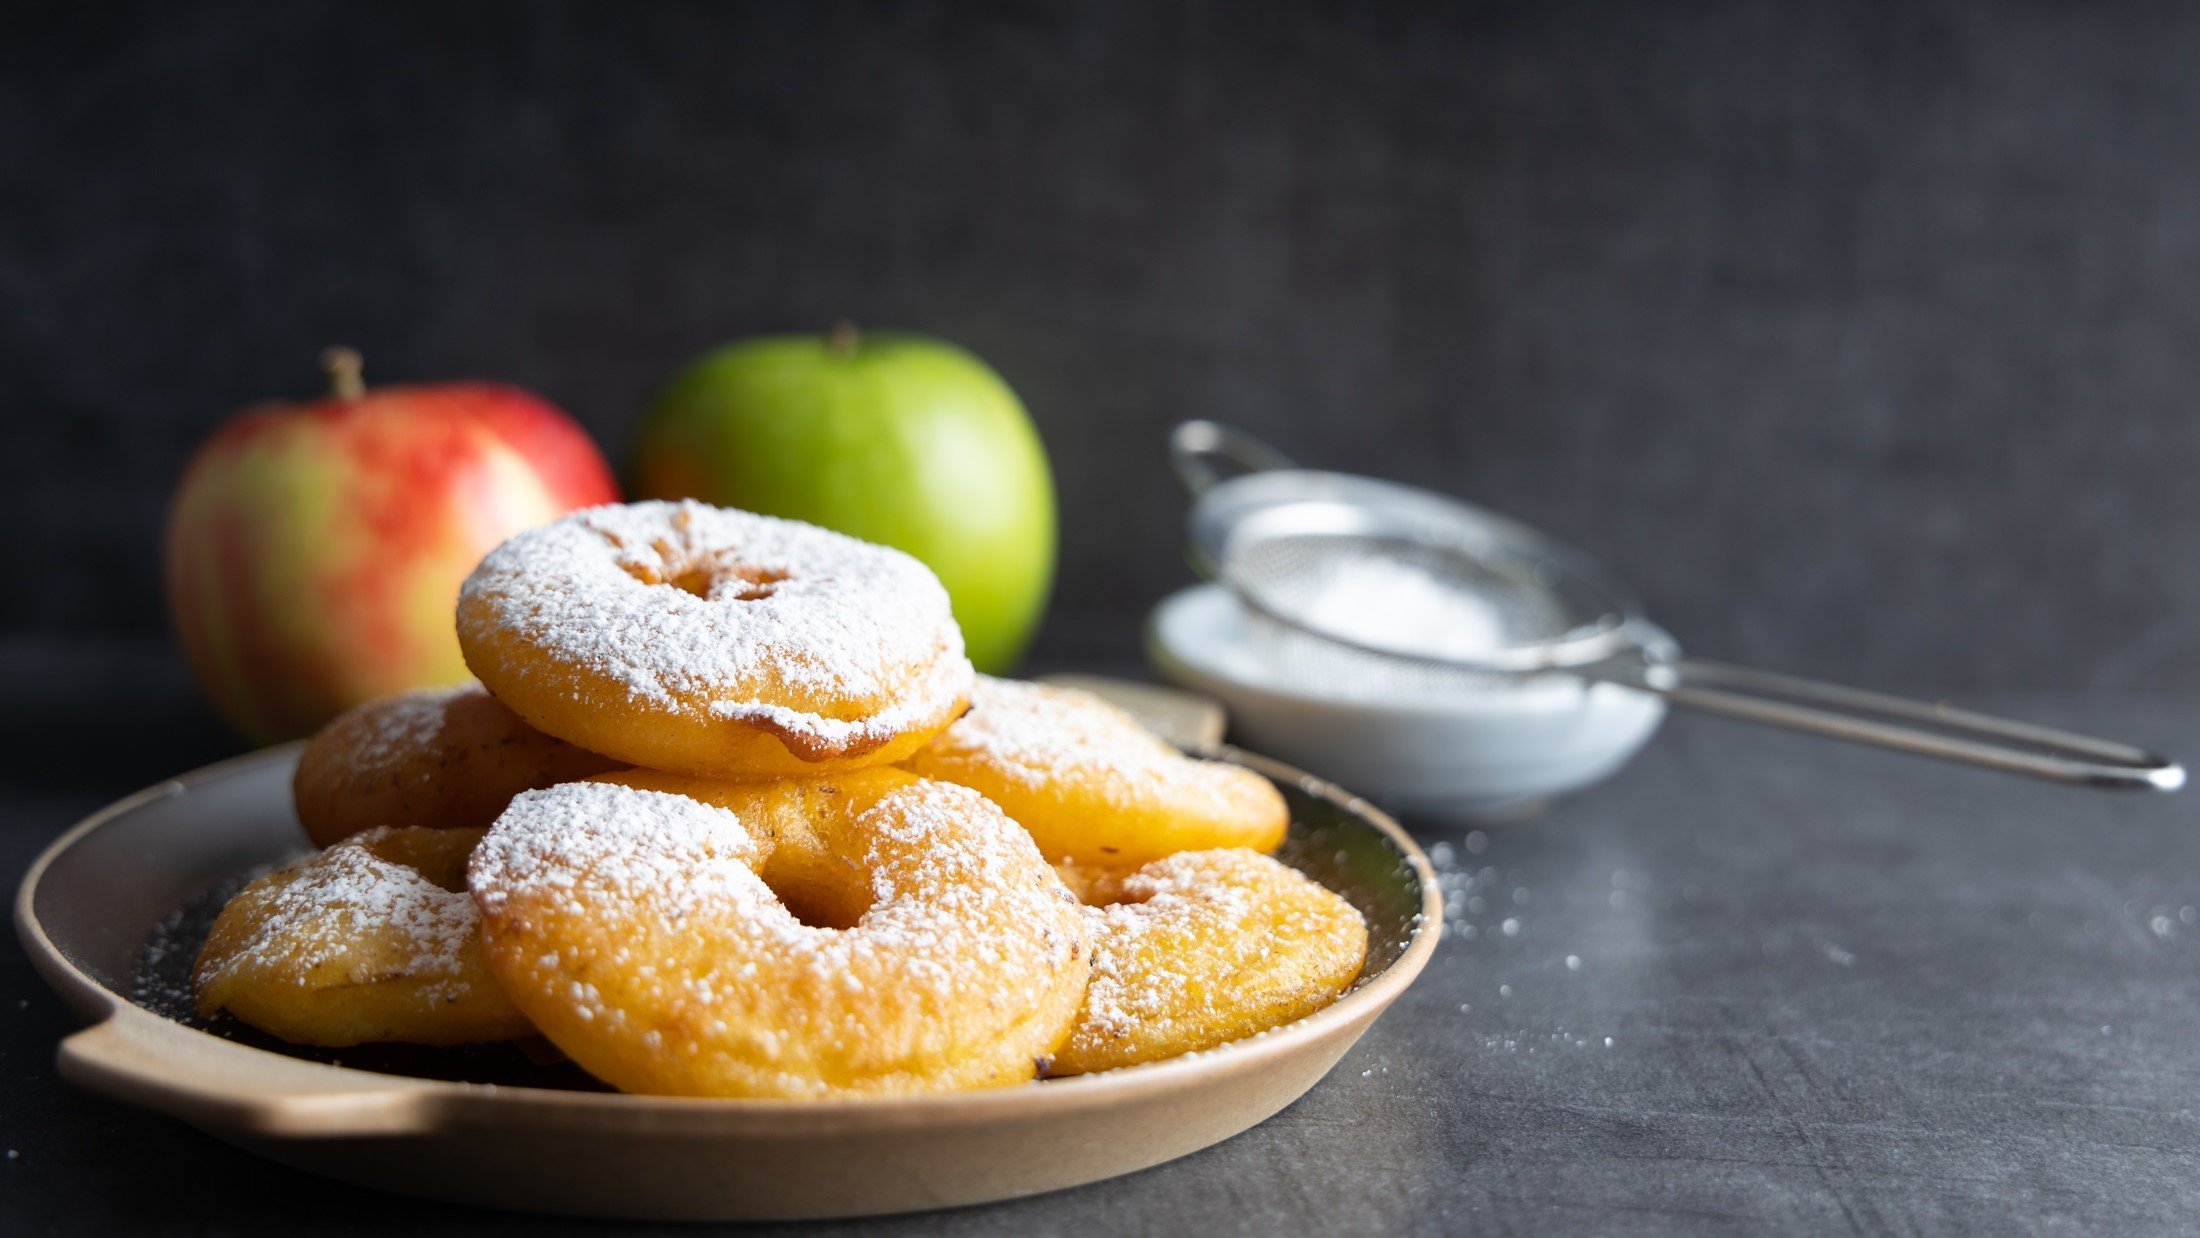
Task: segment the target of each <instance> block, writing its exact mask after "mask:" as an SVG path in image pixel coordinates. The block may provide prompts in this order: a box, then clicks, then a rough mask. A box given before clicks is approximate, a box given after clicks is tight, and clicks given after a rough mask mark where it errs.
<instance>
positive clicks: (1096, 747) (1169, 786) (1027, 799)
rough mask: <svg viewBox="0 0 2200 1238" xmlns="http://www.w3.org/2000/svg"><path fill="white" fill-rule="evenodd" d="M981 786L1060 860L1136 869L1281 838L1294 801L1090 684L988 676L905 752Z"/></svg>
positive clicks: (948, 776) (941, 773)
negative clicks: (1197, 755)
mask: <svg viewBox="0 0 2200 1238" xmlns="http://www.w3.org/2000/svg"><path fill="white" fill-rule="evenodd" d="M902 767H903V768H904V769H908V770H911V771H913V772H915V773H918V774H922V775H924V776H925V777H927V778H939V779H944V780H945V781H948V782H955V783H961V784H962V785H963V786H966V787H970V788H972V789H973V790H976V791H978V792H979V793H980V794H983V795H984V796H985V797H986V798H987V799H990V800H992V801H993V802H994V803H996V804H999V805H1000V806H1001V807H1002V808H1003V809H1005V810H1007V812H1008V815H1009V816H1011V817H1014V818H1015V819H1016V820H1017V822H1018V823H1020V824H1021V825H1022V826H1023V827H1024V828H1025V829H1027V830H1029V831H1031V837H1032V839H1033V840H1034V841H1036V842H1037V843H1038V844H1039V850H1040V852H1041V853H1042V854H1044V855H1045V856H1046V857H1047V859H1049V860H1052V861H1057V862H1060V861H1068V862H1070V863H1073V864H1076V865H1080V866H1084V867H1090V868H1117V869H1123V868H1134V867H1136V866H1138V865H1140V864H1143V863H1145V862H1146V861H1148V860H1155V859H1159V858H1161V857H1162V856H1165V855H1170V854H1173V853H1175V852H1178V851H1193V850H1199V849H1203V848H1212V847H1250V848H1253V849H1255V850H1258V851H1273V850H1275V849H1276V848H1277V847H1278V846H1280V845H1281V844H1282V842H1283V836H1284V831H1285V830H1286V829H1287V828H1288V827H1289V825H1290V810H1289V809H1288V808H1287V807H1286V806H1285V804H1284V802H1283V796H1282V794H1281V793H1279V792H1278V791H1277V790H1276V788H1275V787H1274V786H1273V785H1271V784H1270V783H1269V781H1268V780H1267V779H1265V778H1263V777H1261V776H1260V775H1259V774H1256V773H1254V772H1253V771H1251V770H1249V769H1245V768H1242V767H1240V766H1236V765H1230V764H1226V763H1224V762H1221V761H1201V760H1195V759H1194V758H1191V757H1187V756H1185V755H1184V754H1182V753H1180V752H1178V751H1177V750H1176V749H1174V748H1172V747H1170V746H1169V745H1168V744H1166V743H1163V742H1162V741H1161V740H1160V739H1159V738H1157V737H1155V736H1154V735H1153V734H1151V733H1150V732H1148V731H1147V730H1146V729H1145V728H1144V727H1142V726H1140V725H1139V724H1138V720H1137V719H1136V718H1133V717H1132V716H1131V715H1130V714H1128V713H1126V712H1125V711H1123V710H1121V709H1118V708H1116V707H1115V706H1114V705H1111V704H1109V703H1108V702H1106V701H1104V700H1101V699H1100V698H1099V697H1097V696H1094V695H1092V694H1091V693H1089V692H1083V691H1079V690H1078V689H1075V688H1058V687H1053V686H1050V685H1047V684H1035V683H1023V682H1020V681H1017V680H1012V679H995V678H992V677H990V676H986V675H980V676H979V677H978V681H977V687H976V690H975V691H974V692H973V693H972V695H971V707H970V712H969V713H967V714H965V715H963V718H962V720H961V721H959V722H957V723H955V724H954V725H953V726H951V727H949V728H947V730H946V731H945V732H944V733H942V734H941V735H940V737H939V738H938V739H936V740H933V741H932V743H931V744H930V746H928V747H926V748H924V749H923V750H922V751H920V752H918V753H917V754H916V755H915V756H913V757H910V758H909V759H908V760H907V761H904V762H902Z"/></svg>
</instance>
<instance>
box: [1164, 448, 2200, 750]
mask: <svg viewBox="0 0 2200 1238" xmlns="http://www.w3.org/2000/svg"><path fill="white" fill-rule="evenodd" d="M1169 455H1170V463H1171V465H1172V467H1173V468H1174V469H1175V471H1176V474H1177V477H1178V479H1179V480H1180V481H1182V482H1183V484H1184V487H1185V489H1186V490H1188V491H1190V493H1191V494H1192V496H1193V499H1194V502H1193V505H1192V511H1191V518H1190V527H1191V553H1192V560H1193V565H1194V567H1196V568H1197V569H1198V570H1199V571H1200V572H1201V573H1202V574H1204V575H1206V576H1208V577H1210V578H1213V579H1215V580H1217V581H1220V582H1221V583H1222V584H1224V585H1226V586H1227V587H1229V588H1230V589H1231V591H1232V592H1234V593H1235V594H1236V595H1237V597H1238V598H1239V600H1240V601H1241V602H1243V603H1244V605H1245V608H1246V611H1247V613H1248V614H1249V615H1250V616H1251V617H1252V618H1253V619H1254V620H1255V621H1256V625H1257V627H1256V631H1257V632H1259V633H1261V637H1260V638H1261V639H1262V640H1263V642H1264V646H1265V648H1264V652H1266V653H1268V654H1269V655H1270V656H1271V657H1274V658H1276V659H1278V660H1279V661H1280V662H1281V664H1282V665H1283V666H1284V667H1285V668H1286V669H1287V670H1290V671H1293V672H1294V673H1304V674H1307V675H1310V676H1311V675H1321V674H1327V675H1339V674H1355V673H1357V674H1366V675H1375V676H1380V677H1381V680H1382V682H1383V683H1385V684H1386V685H1389V684H1392V683H1395V684H1398V685H1399V686H1401V687H1402V688H1405V689H1409V690H1412V691H1416V692H1443V691H1450V690H1457V691H1487V690H1491V689H1492V688H1493V687H1501V686H1504V685H1505V684H1508V683H1523V682H1527V681H1529V680H1531V679H1533V678H1534V677H1537V676H1552V675H1570V676H1578V677H1580V678H1583V679H1589V680H1596V681H1601V682H1606V683H1615V684H1621V685H1624V686H1626V687H1630V688H1636V689H1639V690H1641V691H1644V692H1654V693H1656V694H1658V695H1660V696H1662V697H1664V698H1665V699H1666V700H1668V701H1670V702H1672V703H1673V704H1675V705H1683V706H1687V707H1689V708H1691V709H1701V710H1706V711H1708V712H1711V713H1716V714H1724V715H1726V716H1728V717H1734V718H1742V719H1746V720H1748V721H1752V722H1762V723H1767V724H1769V725H1772V726H1781V727H1787V728H1790V729H1793V730H1797V731H1807V732H1810V733H1811V734H1815V735H1825V736H1830V737H1832V738H1835V739H1844V740H1850V741H1853V742H1857V743H1866V744H1876V745H1879V746H1881V747H1886V748H1894V749H1898V750H1901V751H1903V752H1912V753H1917V754H1919V755H1923V756H1931V757H1939V758H1942V759H1944V760H1950V761H1960V762H1964V763H1966V764H1970V765H1978V766H1984V767H1986V768H1989V769H1998V770H2005V771H2008V772H2010V773H2018V774H2029V775H2032V776H2034V777H2039V778H2046V779H2051V780H2053V781H2056V782H2067V783H2077V784H2081V785H2085V786H2095V787H2109V788H2127V789H2129V788H2141V789H2151V790H2157V791H2174V790H2176V789H2177V788H2179V787H2181V786H2183V785H2184V782H2185V771H2184V767H2183V766H2181V765H2179V764H2178V763H2176V762H2175V761H2171V760H2168V759H2166V758H2164V757H2160V756H2157V755H2155V754H2153V753H2151V752H2147V751H2144V750H2142V749H2139V748H2134V747H2132V746H2130V745H2128V744H2119V743H2113V742H2110V741H2107V740H2100V739H2092V738H2089V737H2087V736H2083V735H2074V734H2071V733H2069V732H2067V731H2059V730H2054V729H2051V728H2048V727H2041V726H2033V725H2030V724H2028V723H2022V722H2012V721H2008V720H2005V719H2001V718H1994V717H1989V716H1987V715H1984V714H1977V713H1972V712H1969V711H1967V710H1961V709H1955V708H1952V707H1950V706H1947V705H1944V704H1933V703H1927V702H1923V701H1913V700H1908V699H1905V698H1902V697H1897V696H1888V695H1885V694H1883V693H1878V692H1867V691H1863V690H1861V689H1857V688H1846V687H1841V686H1839V685H1836V684H1829V683H1820V682H1817V681H1814V680H1808V679H1799V678H1796V677H1794V676H1789V675H1779V674H1773V673H1771V672H1767V671H1759V670H1752V669H1749V668H1747V667H1741V666H1735V665H1731V664H1728V663H1723V662H1714V661H1710V660H1707V659H1703V658H1696V657H1685V656H1683V655H1682V654H1681V652H1680V650H1679V648H1678V647H1677V646H1675V645H1674V644H1673V642H1672V640H1671V638H1670V637H1668V636H1666V635H1665V634H1664V632H1662V631H1661V630H1659V629H1658V628H1656V627H1655V626H1654V625H1652V624H1651V623H1649V622H1648V621H1647V620H1646V619H1645V618H1644V617H1643V615H1642V612H1641V608H1640V607H1639V606H1638V605H1637V604H1636V602H1635V600H1634V598H1633V596H1632V595H1631V594H1630V593H1629V592H1628V591H1627V590H1626V588H1625V587H1624V586H1622V585H1621V584H1619V583H1618V581H1617V580H1616V579H1615V578H1614V577H1613V576H1612V575H1611V574H1610V573H1609V572H1607V571H1606V570H1605V569H1604V568H1603V567H1601V566H1600V565H1598V564H1597V563H1596V562H1595V561H1594V560H1592V559H1590V558H1588V557H1587V556H1585V555H1582V554H1581V553H1579V552H1578V551H1575V550H1574V549H1572V548H1571V547H1568V546H1566V545H1564V544H1563V543H1560V542H1558V541H1556V540H1554V539H1552V538H1550V537H1548V536H1546V535H1544V534H1542V533H1539V532H1537V531H1536V530H1534V529H1531V528H1529V527H1527V526H1526V525H1523V524H1520V523H1518V522H1516V521H1512V520H1508V519H1506V518H1505V517H1503V516H1499V515H1496V514H1495V513H1492V512H1488V511H1484V510H1482V509H1481V508H1478V507H1474V506H1472V505H1470V504H1467V503H1462V502H1459V501H1457V500H1455V499H1449V498H1445V497H1444V496H1442V495H1438V494H1433V493H1430V492H1429V491H1426V490H1419V489H1415V488H1413V487H1411V486H1402V485H1397V484H1395V483H1391V482H1385V481H1378V480H1375V479H1374V478H1369V477H1358V476H1353V475H1351V474H1345V473H1328V472H1321V471H1317V470H1312V469H1302V468H1298V467H1296V466H1294V465H1293V464H1292V463H1291V461H1290V460H1289V459H1288V458H1287V457H1286V456H1284V455H1283V453H1281V452H1279V451H1277V450H1276V449H1275V448H1273V447H1271V446H1269V445H1268V444H1266V443H1263V442H1261V441H1260V440H1259V439H1256V438H1254V437H1252V436H1251V435H1248V434H1245V433H1243V432H1241V431H1237V430H1233V429H1230V428H1228V427H1226V426H1221V425H1217V424H1215V423H1214V422H1211V421H1189V422H1185V423H1184V424H1182V425H1180V426H1178V427H1177V428H1176V430H1175V432H1174V433H1173V434H1172V435H1171V437H1170V441H1169ZM1218 464H1219V465H1227V466H1229V467H1230V470H1231V472H1230V474H1228V475H1226V474H1225V473H1223V472H1221V471H1218V469H1217V465H1218ZM1371 569H1373V570H1377V571H1379V572H1380V573H1381V574H1382V575H1383V577H1384V579H1386V580H1388V581H1392V582H1401V583H1402V584H1403V585H1404V586H1406V587H1408V588H1410V589H1412V590H1414V591H1416V593H1415V595H1416V596H1417V597H1419V598H1426V599H1433V600H1434V601H1435V603H1437V604H1439V605H1438V609H1436V610H1434V611H1431V612H1430V613H1431V614H1435V615H1438V616H1441V615H1442V611H1443V607H1442V605H1441V603H1444V602H1445V601H1447V600H1454V601H1456V602H1457V603H1458V605H1457V606H1455V607H1454V608H1453V610H1454V612H1455V613H1456V614H1457V615H1458V616H1464V617H1466V618H1471V619H1472V620H1473V623H1474V625H1475V630H1474V631H1473V632H1472V633H1469V634H1467V635H1468V636H1471V639H1459V635H1460V634H1459V633H1458V632H1455V631H1447V630H1446V628H1447V624H1446V623H1445V622H1438V623H1425V624H1418V625H1416V624H1412V623H1405V624H1391V623H1384V622H1366V620H1368V619H1370V618H1373V619H1382V618H1385V617H1384V616H1381V615H1371V614H1370V613H1369V609H1368V607H1366V606H1365V605H1361V604H1359V602H1358V600H1356V599H1355V598H1354V597H1353V596H1350V595H1351V593H1352V591H1353V586H1354V585H1355V583H1356V577H1355V575H1354V574H1355V573H1357V574H1358V579H1365V577H1366V574H1367V573H1368V571H1370V570H1371ZM1340 587H1341V589H1342V592H1343V594H1344V596H1342V598H1341V602H1342V605H1340V604H1339V603H1340ZM1377 600H1378V601H1379V600H1380V599H1377ZM1448 626H1449V627H1452V628H1458V627H1462V626H1464V625H1463V624H1461V623H1459V622H1451V623H1449V625H1448Z"/></svg>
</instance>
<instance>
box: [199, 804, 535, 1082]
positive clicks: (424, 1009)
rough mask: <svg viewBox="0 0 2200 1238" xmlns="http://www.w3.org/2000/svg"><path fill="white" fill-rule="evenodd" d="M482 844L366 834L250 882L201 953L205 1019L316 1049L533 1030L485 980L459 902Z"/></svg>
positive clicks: (453, 834)
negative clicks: (235, 1022)
mask: <svg viewBox="0 0 2200 1238" xmlns="http://www.w3.org/2000/svg"><path fill="white" fill-rule="evenodd" d="M481 836H482V831H480V830H465V829H451V830H431V829H422V828H404V829H379V830H372V831H369V832H367V833H364V834H359V835H355V836H353V837H351V838H349V839H346V840H344V841H343V842H342V843H339V844H338V845H336V846H334V847H331V848H329V849H328V850H326V851H322V852H319V853H317V854H315V855H313V856H310V857H308V858H306V859H305V860H302V861H300V862H298V863H296V864H293V865H291V866H289V867H287V868H284V869H280V870H278V871H276V872H273V873H269V874H268V875H267V876H265V877H262V878H260V879H259V880H257V881H254V882H253V883H252V884H250V885H248V886H246V887H245V888H244V889H243V890H241V891H239V892H238V893H237V895H236V896H235V897H234V898H232V899H230V900H229V903H228V905H226V906H224V907H223V908H222V911H221V914H220V915H219V916H218V917H216V919H215V921H214V927H213V928H212V930H210V931H209V932H208V933H207V937H206V944H205V946H204V947H203V948H202V949H201V950H200V952H199V959H198V963H197V966H196V968H195V969H194V981H195V984H196V988H197V998H198V1007H199V1011H200V1013H201V1014H203V1015H207V1016H212V1015H213V1014H215V1013H216V1012H218V1011H221V1010H227V1011H228V1012H229V1013H231V1014H232V1015H235V1016H236V1017H237V1018H238V1019H239V1020H241V1021H243V1022H244V1023H247V1024H250V1025H251V1026H253V1027H256V1028H258V1029H259V1030H261V1031H263V1032H266V1033H268V1034H270V1035H272V1036H277V1037H280V1038H282V1039H284V1040H288V1041H291V1042H292V1043H294V1044H309V1045H329V1046H341V1045H355V1044H364V1043H368V1042H372V1041H402V1042H406V1043H411V1044H427V1045H456V1044H469V1043H473V1042H477V1041H492V1040H516V1039H519V1038H521V1037H525V1036H530V1035H533V1034H534V1028H533V1027H532V1025H530V1024H529V1023H528V1022H527V1019H526V1017H525V1016H524V1015H522V1014H520V1012H519V1010H518V1008H517V1007H515V1006H513V1005H512V1003H511V1002H510V1001H509V1000H508V999H507V998H506V997H505V996H504V992H503V990H502V989H501V988H500V987H499V986H498V985H497V983H496V981H495V979H494V978H493V977H492V976H491V975H490V974H489V969H488V964H487V962H486V961H485V960H484V958H483V956H482V949H481V933H480V917H479V913H478V912H477V911H476V910H475V908H474V904H473V900H472V899H471V898H470V897H469V896H468V895H467V894H466V893H465V869H466V859H467V856H468V854H469V853H470V852H471V851H472V850H473V848H474V845H475V844H476V843H477V842H479V841H480V839H481Z"/></svg>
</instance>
